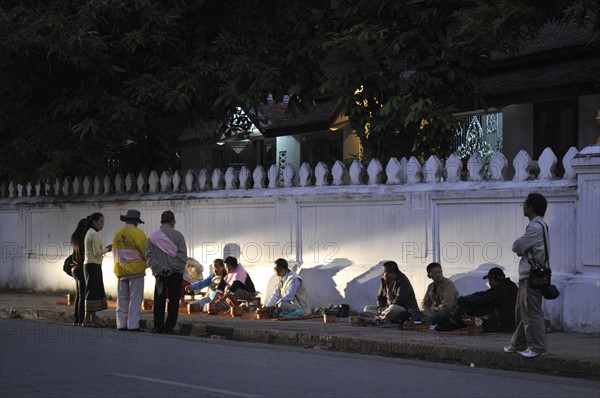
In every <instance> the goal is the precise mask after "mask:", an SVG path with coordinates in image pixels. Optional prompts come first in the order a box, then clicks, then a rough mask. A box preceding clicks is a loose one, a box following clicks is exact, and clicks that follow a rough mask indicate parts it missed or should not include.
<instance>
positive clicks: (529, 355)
mask: <svg viewBox="0 0 600 398" xmlns="http://www.w3.org/2000/svg"><path fill="white" fill-rule="evenodd" d="M519 354H521V356H522V357H525V358H535V357H537V356H538V355H546V353H545V352H535V351H533V350H532V349H531V348H527V349H526V350H525V351H520V352H519Z"/></svg>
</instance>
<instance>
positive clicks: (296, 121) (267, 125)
mask: <svg viewBox="0 0 600 398" xmlns="http://www.w3.org/2000/svg"><path fill="white" fill-rule="evenodd" d="M247 114H248V116H249V117H250V118H251V119H252V121H253V122H254V124H255V125H256V127H257V128H258V129H259V130H260V131H261V133H262V135H263V136H265V137H279V136H284V135H296V134H304V133H312V132H317V131H323V130H327V129H328V128H330V127H331V126H332V125H333V123H334V122H335V121H336V120H337V118H338V116H339V115H340V112H339V106H338V105H337V103H336V101H334V100H331V99H321V100H316V101H315V104H314V107H313V108H310V109H306V110H303V111H302V112H291V111H290V108H289V107H288V103H284V102H281V103H276V102H270V103H267V104H261V105H260V106H259V110H258V112H251V111H249V112H247Z"/></svg>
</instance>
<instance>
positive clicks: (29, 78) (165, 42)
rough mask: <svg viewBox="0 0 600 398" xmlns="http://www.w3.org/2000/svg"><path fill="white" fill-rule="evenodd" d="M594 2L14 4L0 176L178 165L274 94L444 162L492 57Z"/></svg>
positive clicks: (389, 149) (395, 147) (375, 143)
mask: <svg viewBox="0 0 600 398" xmlns="http://www.w3.org/2000/svg"><path fill="white" fill-rule="evenodd" d="M599 10H600V6H599V5H598V3H597V2H592V1H585V0H577V1H575V0H562V1H559V0H550V1H547V2H543V3H540V2H538V1H535V0H495V1H492V0H381V1H372V0H346V1H343V0H333V1H329V2H327V1H321V0H309V1H303V2H298V1H290V0H284V1H277V0H232V1H214V0H196V1H185V0H160V1H159V0H136V1H131V2H123V1H120V0H86V1H81V0H53V1H17V0H6V1H3V2H2V5H0V52H1V57H0V98H2V101H1V103H0V133H1V137H2V138H1V148H0V157H1V159H0V161H1V166H2V167H1V170H0V177H2V178H4V177H13V178H29V179H31V178H39V179H43V178H46V177H49V176H54V175H73V174H79V175H81V174H105V173H106V172H107V171H108V172H110V171H111V170H113V169H111V167H112V168H114V167H115V166H114V165H115V163H117V164H119V167H120V168H121V169H123V170H127V171H145V170H146V171H147V170H150V169H161V168H177V167H178V160H177V149H178V147H179V145H180V143H179V140H180V137H181V136H182V135H183V134H184V133H185V132H186V131H190V130H194V129H197V128H199V126H202V125H203V124H204V123H207V122H208V121H214V120H219V119H222V118H224V117H225V115H227V114H228V112H231V110H232V109H235V107H238V106H241V107H252V106H255V105H256V104H258V103H259V102H261V101H264V100H265V99H266V96H267V94H268V93H273V94H274V95H275V96H276V97H277V96H281V95H283V94H284V93H286V92H287V90H288V89H289V88H290V87H292V86H295V87H299V88H300V99H301V101H300V104H299V106H300V110H302V108H303V107H310V106H311V104H312V99H313V98H315V97H317V96H328V97H331V98H334V99H336V100H337V101H338V102H339V104H340V108H341V109H342V110H343V111H344V112H345V113H346V114H347V115H349V116H350V118H351V122H352V125H353V127H354V128H356V131H357V134H358V135H359V137H360V138H361V141H362V143H363V146H364V147H365V151H366V152H367V153H368V154H369V155H370V156H380V157H383V158H385V157H389V156H391V155H396V156H398V155H403V156H404V155H408V154H416V155H423V156H426V155H428V154H431V153H436V154H438V155H441V156H443V155H447V154H449V153H450V152H451V151H452V150H453V148H452V146H451V144H450V142H451V139H452V134H453V132H454V128H455V127H456V120H455V119H454V117H453V113H454V112H456V110H457V109H459V107H461V106H463V105H465V104H469V105H472V106H473V107H482V106H485V104H484V103H481V101H480V99H479V96H478V93H479V81H480V80H479V78H480V77H481V76H482V75H483V74H484V73H485V70H486V68H487V66H488V65H489V62H490V53H491V52H492V51H498V52H512V51H518V49H519V46H520V44H521V43H522V42H523V41H525V40H527V39H529V38H530V37H532V36H533V35H535V33H536V32H537V31H538V30H539V29H540V28H541V27H542V26H543V25H544V24H545V23H547V22H548V21H557V20H558V21H560V20H574V19H576V20H580V21H583V20H584V18H585V17H586V16H588V15H589V14H592V15H594V16H595V21H598V20H600V11H599Z"/></svg>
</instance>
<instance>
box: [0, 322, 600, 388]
mask: <svg viewBox="0 0 600 398" xmlns="http://www.w3.org/2000/svg"><path fill="white" fill-rule="evenodd" d="M0 339H1V345H0V395H1V396H3V397H69V396H73V397H119V396H128V397H146V398H147V397H165V396H168V397H192V396H203V397H213V396H214V397H217V396H218V397H267V396H278V397H280V396H290V397H317V396H331V397H390V396H411V397H412V396H415V397H417V396H418V397H432V396H436V397H486V396H487V397H518V396H527V397H544V398H547V397H549V396H550V397H587V396H590V397H591V396H598V393H599V392H600V382H598V381H595V382H594V381H586V380H576V379H569V378H560V377H551V376H542V375H536V374H530V373H518V372H507V371H499V370H489V369H480V368H477V367H464V366H456V365H444V364H432V363H427V362H419V361H410V360H400V359H391V358H381V357H370V356H362V355H352V354H343V353H335V352H329V351H321V350H315V349H294V348H289V347H279V346H271V345H258V344H248V343H238V342H231V341H225V340H216V339H201V338H196V337H182V336H165V335H155V334H150V333H131V332H117V331H115V330H110V329H82V328H80V327H71V326H65V325H59V324H51V323H44V322H36V321H30V320H23V319H2V320H1V321H0ZM269 379H270V380H269ZM267 380H269V381H267Z"/></svg>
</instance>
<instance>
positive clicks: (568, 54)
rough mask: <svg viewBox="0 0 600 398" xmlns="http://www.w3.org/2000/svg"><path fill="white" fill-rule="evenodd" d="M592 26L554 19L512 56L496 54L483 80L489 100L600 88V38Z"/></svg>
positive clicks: (540, 97)
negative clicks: (560, 22)
mask: <svg viewBox="0 0 600 398" xmlns="http://www.w3.org/2000/svg"><path fill="white" fill-rule="evenodd" d="M593 39H594V32H593V30H592V28H591V26H579V25H577V24H574V23H569V24H564V23H563V24H551V25H548V26H546V27H544V28H543V29H542V30H541V31H540V33H539V34H538V35H537V36H536V38H535V39H534V40H532V41H531V42H529V43H527V44H525V45H524V46H523V47H522V48H521V49H520V51H519V52H517V53H516V54H514V55H512V56H508V55H505V54H498V53H496V54H492V59H493V64H492V67H491V68H490V70H489V71H488V76H487V77H485V78H484V80H483V97H484V99H485V101H486V105H487V106H490V107H492V106H494V107H500V106H505V105H509V104H517V103H526V102H538V101H547V100H553V99H559V98H567V97H577V96H580V95H586V94H594V93H600V42H599V41H597V40H596V41H593Z"/></svg>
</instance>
